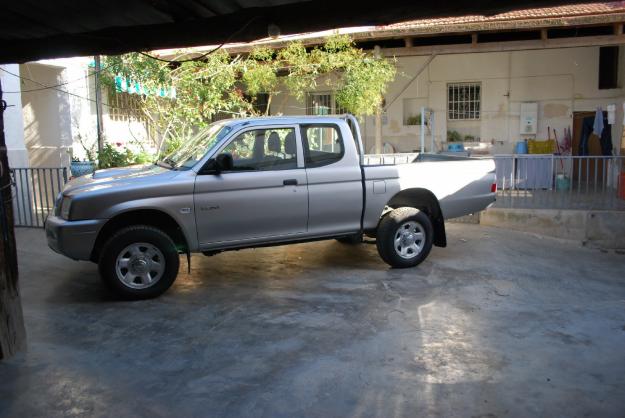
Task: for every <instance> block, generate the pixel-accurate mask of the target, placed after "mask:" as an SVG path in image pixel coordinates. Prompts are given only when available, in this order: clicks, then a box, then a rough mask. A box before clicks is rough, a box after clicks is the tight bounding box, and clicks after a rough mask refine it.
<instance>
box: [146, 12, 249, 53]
mask: <svg viewBox="0 0 625 418" xmlns="http://www.w3.org/2000/svg"><path fill="white" fill-rule="evenodd" d="M260 17H261V16H254V17H252V18H251V19H250V20H248V21H247V23H246V24H245V25H243V26H241V27H240V28H239V29H238V30H237V31H236V32H233V33H231V34H230V36H228V38H226V40H225V41H223V42H222V43H221V44H220V45H219V46H217V47H215V48H213V49H211V50H210V51H208V52H206V53H204V54H202V55H200V56H197V57H193V58H187V59H183V60H176V59H174V60H168V59H165V58H160V57H155V56H154V55H150V54H148V53H146V52H142V51H139V54H141V55H143V56H146V57H148V58H152V59H155V60H157V61H162V62H167V63H183V62H191V61H201V60H203V59H204V58H206V57H208V56H209V55H210V54H212V53H214V52H217V51H219V50H220V49H221V48H223V47H224V46H225V45H227V44H228V43H229V42H230V40H231V39H232V38H234V37H235V36H237V35H238V34H239V33H241V32H243V31H244V30H245V29H247V27H248V26H249V25H250V24H251V23H252V22H253V21H255V20H256V19H258V18H260Z"/></svg>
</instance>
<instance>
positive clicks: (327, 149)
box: [300, 123, 363, 235]
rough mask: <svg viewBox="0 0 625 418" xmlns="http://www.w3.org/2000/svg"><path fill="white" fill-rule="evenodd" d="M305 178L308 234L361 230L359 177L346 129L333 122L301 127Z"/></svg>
mask: <svg viewBox="0 0 625 418" xmlns="http://www.w3.org/2000/svg"><path fill="white" fill-rule="evenodd" d="M300 130H301V137H302V146H303V148H304V159H305V163H306V175H307V176H308V199H309V205H308V207H309V212H308V233H309V234H310V235H330V234H340V233H353V232H357V231H359V230H360V216H361V213H362V205H363V196H362V174H361V171H360V158H359V156H358V152H357V150H356V145H355V143H354V141H353V139H352V138H351V133H350V132H349V129H347V127H345V129H344V132H342V130H341V128H340V127H339V126H338V125H336V124H332V123H313V124H305V125H301V126H300Z"/></svg>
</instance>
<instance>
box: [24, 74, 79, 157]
mask: <svg viewBox="0 0 625 418" xmlns="http://www.w3.org/2000/svg"><path fill="white" fill-rule="evenodd" d="M20 75H21V76H22V77H23V78H22V82H21V88H22V116H23V120H24V142H25V144H26V148H27V149H28V154H29V159H30V165H31V166H33V167H59V166H62V165H66V164H67V162H68V161H69V149H70V147H71V143H72V131H71V108H70V101H69V95H68V94H66V93H63V92H61V91H59V90H60V89H61V88H60V87H59V90H55V89H45V88H44V87H45V86H56V85H59V84H62V83H65V82H66V79H65V75H64V68H63V67H62V66H58V65H48V64H41V63H37V64H23V65H20ZM30 80H35V81H36V82H33V81H30ZM42 85H43V86H42Z"/></svg>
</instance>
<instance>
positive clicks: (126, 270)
mask: <svg viewBox="0 0 625 418" xmlns="http://www.w3.org/2000/svg"><path fill="white" fill-rule="evenodd" d="M179 266H180V257H179V255H178V251H177V250H176V246H175V244H174V242H173V241H172V239H171V238H170V237H169V236H168V235H167V234H166V233H165V232H163V231H161V230H160V229H157V228H154V227H152V226H147V225H137V226H130V227H126V228H124V229H122V230H120V231H119V232H117V233H116V234H114V235H113V236H112V237H111V238H110V239H109V240H108V241H107V242H106V244H104V247H103V249H102V253H101V256H100V261H99V263H98V267H99V270H100V276H101V277H102V280H103V281H104V283H105V284H106V285H107V286H108V287H109V288H110V289H111V290H112V291H113V292H114V293H115V294H117V295H118V296H120V297H122V298H124V299H135V300H136V299H149V298H154V297H157V296H159V295H161V294H162V293H164V292H165V291H166V290H167V289H169V287H170V286H171V285H172V284H173V283H174V280H176V276H177V275H178V268H179Z"/></svg>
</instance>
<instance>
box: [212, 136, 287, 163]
mask: <svg viewBox="0 0 625 418" xmlns="http://www.w3.org/2000/svg"><path fill="white" fill-rule="evenodd" d="M222 153H229V154H231V155H232V160H233V163H234V171H268V170H289V169H294V168H297V146H296V140H295V130H294V129H293V128H270V129H255V130H253V131H247V132H244V133H242V134H240V135H239V136H237V137H236V138H234V139H233V140H232V141H231V142H230V143H229V144H228V145H227V146H226V148H224V150H223V151H222Z"/></svg>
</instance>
